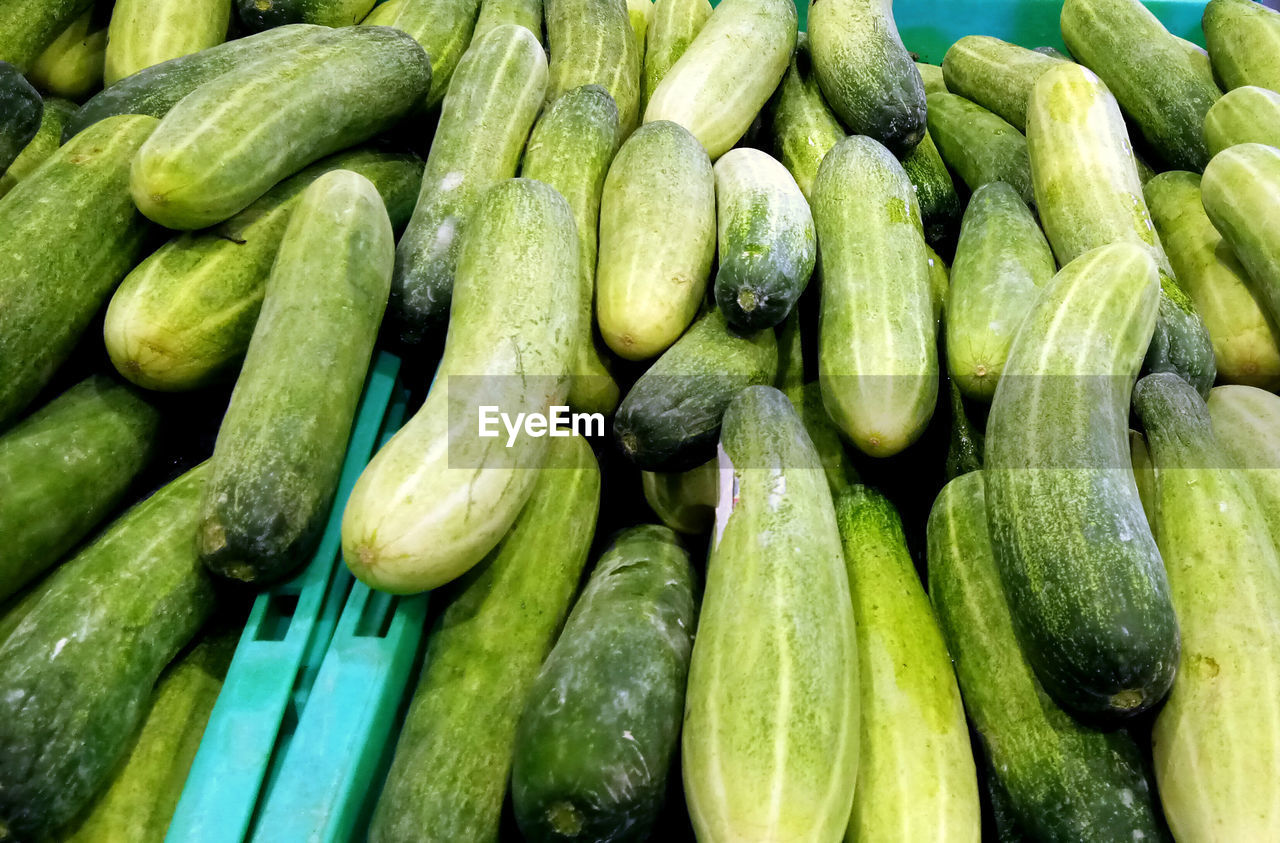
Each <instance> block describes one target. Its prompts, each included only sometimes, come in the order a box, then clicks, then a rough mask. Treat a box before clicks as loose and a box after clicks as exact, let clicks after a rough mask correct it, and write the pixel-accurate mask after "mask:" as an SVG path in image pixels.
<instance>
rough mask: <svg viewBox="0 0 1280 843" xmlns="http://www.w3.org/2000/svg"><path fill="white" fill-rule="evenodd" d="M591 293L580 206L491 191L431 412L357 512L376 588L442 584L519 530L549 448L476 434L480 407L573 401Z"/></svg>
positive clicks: (360, 569) (364, 479)
mask: <svg viewBox="0 0 1280 843" xmlns="http://www.w3.org/2000/svg"><path fill="white" fill-rule="evenodd" d="M516 243H518V244H520V247H519V248H518V249H517V248H512V245H513V244H516ZM581 294H582V284H581V283H580V282H579V280H578V238H577V232H576V231H575V230H574V223H573V212H572V210H571V209H570V208H569V203H568V202H566V201H565V200H564V198H563V197H561V196H560V194H559V193H557V192H556V191H555V190H554V189H553V188H551V187H548V186H547V185H545V184H542V183H541V182H536V181H531V180H529V179H511V180H509V181H506V182H502V183H501V184H498V185H497V186H495V187H493V188H491V189H490V190H489V192H488V193H486V194H485V197H484V199H483V200H482V201H481V203H480V206H479V207H478V208H477V209H476V212H475V213H474V214H472V216H471V220H470V222H469V223H468V224H467V228H466V232H465V233H464V234H463V237H462V247H461V249H459V256H458V285H457V288H456V290H455V292H454V299H453V308H452V312H451V313H452V318H451V320H450V330H449V335H448V338H447V339H446V341H445V348H444V356H443V358H442V359H441V361H440V366H439V368H438V369H437V370H436V375H435V380H434V381H433V382H432V387H431V390H430V392H429V393H428V394H427V400H426V403H424V404H423V406H422V409H420V410H419V411H418V412H417V414H416V415H414V417H413V418H412V419H410V420H409V422H408V423H407V424H406V425H405V426H404V427H403V428H401V429H400V432H399V433H397V434H396V435H395V436H394V437H393V438H392V440H391V441H390V442H389V443H387V445H386V446H385V447H383V449H382V450H381V451H379V452H378V453H377V454H376V455H375V456H374V458H373V461H372V462H370V463H369V466H368V467H367V468H365V470H364V473H363V474H362V475H361V476H360V479H359V481H357V483H356V486H355V489H354V490H352V492H351V497H350V499H349V500H348V502H347V508H346V512H345V513H344V515H343V519H342V546H343V550H344V557H345V558H346V561H347V565H348V566H350V568H351V570H352V573H354V574H355V575H356V576H357V577H359V578H360V579H361V580H362V581H363V582H365V583H366V584H368V585H370V586H371V587H374V588H379V589H382V590H384V591H391V592H395V593H405V592H413V591H424V590H427V589H431V588H435V587H436V586H438V585H441V584H443V583H446V582H448V581H450V580H452V579H454V578H455V577H457V576H458V575H459V574H462V573H464V572H465V571H466V570H467V569H469V568H470V567H472V566H473V565H475V563H477V562H479V561H480V560H481V559H482V558H483V557H484V555H485V554H486V553H488V552H489V551H490V550H491V549H492V548H493V546H494V545H496V544H497V543H498V541H499V539H501V538H502V536H503V535H505V534H506V532H507V529H508V528H509V527H510V526H511V524H512V522H513V521H515V519H516V516H517V515H519V513H520V510H521V508H522V507H523V506H524V504H525V501H526V500H528V498H529V495H530V493H531V492H532V491H533V485H534V483H535V482H536V480H537V475H538V473H539V472H537V471H530V470H528V469H536V468H539V467H540V466H541V465H542V463H543V461H544V460H545V459H546V454H547V443H548V441H549V440H548V438H546V437H535V436H520V437H517V438H516V441H515V442H514V443H513V444H512V446H511V447H507V444H508V443H507V438H506V437H505V436H503V435H500V434H495V435H494V436H492V437H483V436H478V435H476V434H474V433H471V432H470V431H476V427H475V426H474V425H475V420H476V419H477V417H478V415H479V406H480V405H496V406H497V407H498V408H499V409H500V411H501V412H503V413H507V414H510V417H511V418H515V417H516V414H517V413H529V412H539V413H543V414H546V413H548V412H549V409H548V408H549V407H550V406H551V405H561V404H563V403H564V400H565V397H566V395H567V394H568V390H569V372H570V371H572V367H573V364H574V363H575V362H576V356H575V355H576V352H577V345H576V344H577V342H578V341H579V340H580V338H581V337H582V333H583V331H582V326H581V324H579V315H580V313H581V309H580V306H579V302H578V300H577V296H579V295H581ZM477 433H478V431H477Z"/></svg>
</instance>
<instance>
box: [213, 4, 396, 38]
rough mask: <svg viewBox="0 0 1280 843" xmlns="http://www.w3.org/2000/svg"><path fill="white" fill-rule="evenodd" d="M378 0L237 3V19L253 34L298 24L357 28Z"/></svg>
mask: <svg viewBox="0 0 1280 843" xmlns="http://www.w3.org/2000/svg"><path fill="white" fill-rule="evenodd" d="M374 2H375V0H235V7H236V17H237V18H238V19H239V20H240V23H242V24H243V25H244V27H245V28H246V29H248V30H249V31H250V32H265V31H269V30H271V29H274V28H276V27H280V26H287V25H289V24H294V23H309V24H315V25H317V26H354V25H356V24H358V23H360V22H361V21H362V20H364V18H365V17H366V16H367V15H368V14H369V12H370V10H371V9H373V6H374Z"/></svg>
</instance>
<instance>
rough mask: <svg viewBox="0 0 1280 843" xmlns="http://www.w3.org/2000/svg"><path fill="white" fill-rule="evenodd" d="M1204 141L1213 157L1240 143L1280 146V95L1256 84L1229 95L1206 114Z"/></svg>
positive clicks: (1228, 93) (1236, 90) (1225, 95)
mask: <svg viewBox="0 0 1280 843" xmlns="http://www.w3.org/2000/svg"><path fill="white" fill-rule="evenodd" d="M1204 139H1205V143H1207V144H1208V145H1209V154H1210V155H1217V154H1218V153H1219V152H1221V151H1222V150H1224V149H1226V148H1227V147H1229V146H1235V145H1236V144H1238V143H1263V144H1266V145H1267V146H1280V94H1278V93H1276V92H1275V91H1272V90H1268V89H1267V88H1259V87H1256V86H1253V85H1246V86H1244V87H1242V88H1235V89H1234V90H1231V91H1229V92H1227V93H1226V94H1224V95H1223V97H1222V99H1220V100H1218V101H1217V102H1215V103H1214V104H1213V107H1212V108H1210V109H1209V112H1208V114H1206V115H1205V118H1204Z"/></svg>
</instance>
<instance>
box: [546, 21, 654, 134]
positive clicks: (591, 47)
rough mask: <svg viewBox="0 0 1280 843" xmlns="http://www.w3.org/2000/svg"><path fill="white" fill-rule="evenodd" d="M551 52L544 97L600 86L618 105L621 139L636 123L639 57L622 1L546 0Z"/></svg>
mask: <svg viewBox="0 0 1280 843" xmlns="http://www.w3.org/2000/svg"><path fill="white" fill-rule="evenodd" d="M545 2H546V23H547V48H548V50H549V52H550V55H551V67H550V78H549V80H548V83H547V90H546V95H547V101H548V102H549V103H550V102H554V101H555V100H556V99H557V98H559V97H560V96H561V95H562V94H565V93H567V92H569V91H572V90H573V89H574V88H578V87H581V86H582V85H599V86H600V87H602V88H604V89H605V90H606V91H608V92H609V95H610V96H611V97H613V101H614V102H615V103H616V104H617V106H618V124H619V126H620V131H621V137H622V139H624V140H625V139H626V138H627V137H628V136H629V135H630V134H631V133H632V132H633V131H635V128H636V126H638V125H639V123H640V70H641V61H642V60H641V56H640V53H639V51H638V50H637V49H636V36H635V31H634V30H632V28H631V18H630V16H629V15H628V14H627V0H545Z"/></svg>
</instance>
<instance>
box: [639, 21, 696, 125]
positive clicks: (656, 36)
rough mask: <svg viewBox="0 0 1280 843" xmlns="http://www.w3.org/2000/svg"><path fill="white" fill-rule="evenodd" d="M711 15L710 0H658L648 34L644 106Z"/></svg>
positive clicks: (646, 35)
mask: <svg viewBox="0 0 1280 843" xmlns="http://www.w3.org/2000/svg"><path fill="white" fill-rule="evenodd" d="M709 17H711V3H709V2H708V0H656V1H655V2H654V4H653V12H652V13H651V14H650V18H649V27H648V31H647V32H646V33H645V51H644V78H643V79H642V80H641V82H642V85H641V100H642V103H641V104H642V105H647V104H648V102H649V100H650V98H651V97H653V92H654V91H656V90H657V89H658V83H659V82H661V81H662V77H664V76H666V75H667V71H668V70H670V69H671V68H672V66H673V65H674V64H675V63H676V62H677V61H678V60H679V58H680V57H681V56H682V55H684V52H685V50H687V49H689V45H690V44H692V43H693V39H694V38H695V37H697V35H698V33H699V32H700V31H701V30H702V27H703V26H705V25H706V23H707V18H709Z"/></svg>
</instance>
